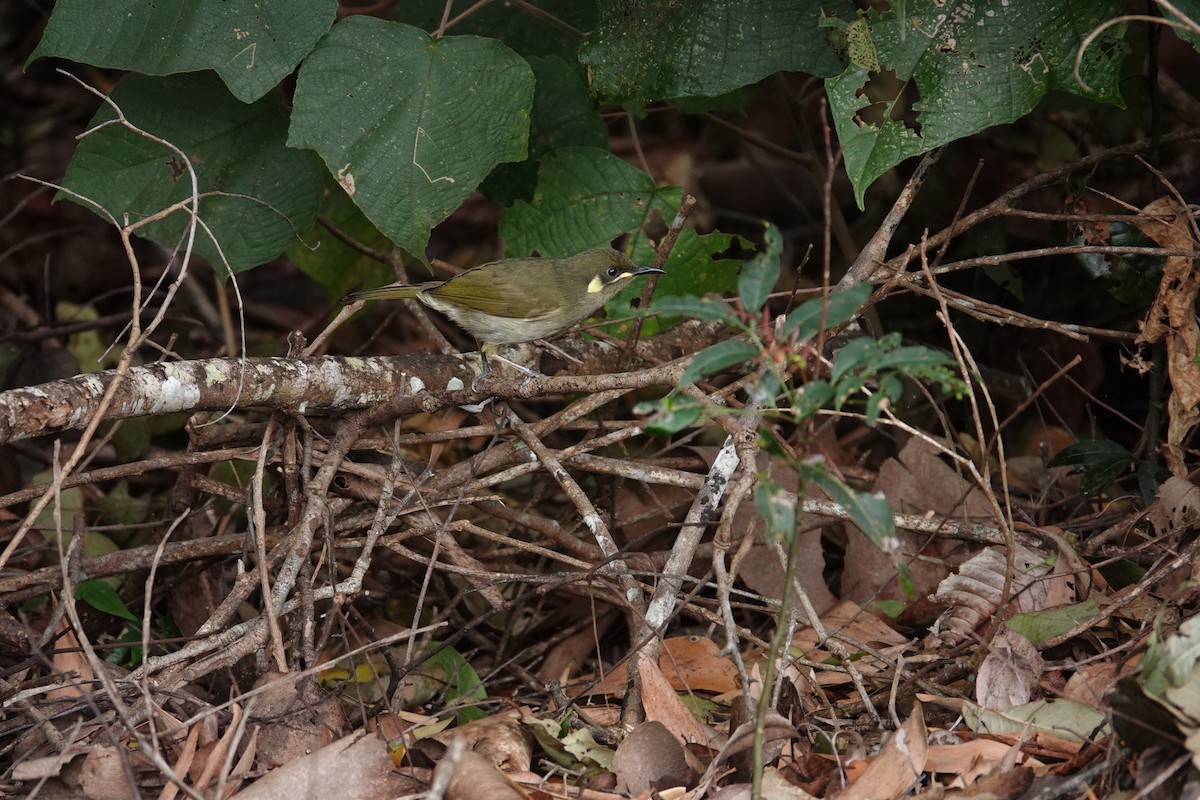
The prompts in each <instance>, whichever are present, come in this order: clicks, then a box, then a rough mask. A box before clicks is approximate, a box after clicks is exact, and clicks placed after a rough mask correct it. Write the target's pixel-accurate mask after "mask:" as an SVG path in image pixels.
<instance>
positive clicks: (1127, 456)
mask: <svg viewBox="0 0 1200 800" xmlns="http://www.w3.org/2000/svg"><path fill="white" fill-rule="evenodd" d="M1133 465H1134V458H1133V453H1131V452H1129V450H1128V449H1126V448H1125V447H1123V446H1122V445H1119V444H1117V443H1116V442H1114V441H1111V440H1109V439H1094V440H1088V441H1083V442H1076V443H1075V444H1072V445H1067V446H1066V447H1064V448H1063V449H1062V450H1060V451H1059V452H1058V454H1057V455H1055V456H1054V458H1052V459H1050V461H1049V464H1048V466H1051V467H1079V468H1081V469H1082V470H1083V480H1082V481H1080V489H1081V490H1082V491H1083V493H1084V494H1096V493H1097V492H1099V491H1101V490H1102V489H1103V488H1104V487H1105V486H1107V485H1108V484H1110V483H1112V482H1113V481H1115V480H1116V479H1117V478H1119V477H1121V476H1122V475H1124V474H1125V473H1127V472H1129V471H1130V470H1131V469H1133Z"/></svg>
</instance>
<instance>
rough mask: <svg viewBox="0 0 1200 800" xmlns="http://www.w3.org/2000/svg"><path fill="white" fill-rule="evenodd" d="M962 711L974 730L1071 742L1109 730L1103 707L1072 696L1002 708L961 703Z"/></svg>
mask: <svg viewBox="0 0 1200 800" xmlns="http://www.w3.org/2000/svg"><path fill="white" fill-rule="evenodd" d="M962 715H963V719H964V721H965V722H966V723H967V727H968V728H970V729H971V730H973V731H975V732H976V733H992V734H998V735H1003V734H1015V735H1019V736H1029V735H1031V734H1038V733H1045V734H1048V735H1050V736H1053V737H1056V738H1059V739H1066V740H1067V741H1073V742H1090V741H1098V740H1099V739H1102V738H1104V737H1105V736H1107V735H1108V734H1109V732H1110V731H1109V725H1108V722H1107V717H1106V715H1105V713H1104V712H1103V711H1098V710H1097V709H1095V708H1092V707H1091V706H1086V705H1084V704H1083V703H1080V702H1077V701H1075V700H1066V699H1059V700H1034V701H1033V702H1032V703H1026V704H1025V705H1022V706H1015V707H1013V708H1009V709H1006V710H1004V711H992V710H990V709H986V708H980V707H979V706H978V705H976V704H975V703H972V702H970V701H968V702H965V703H963V706H962Z"/></svg>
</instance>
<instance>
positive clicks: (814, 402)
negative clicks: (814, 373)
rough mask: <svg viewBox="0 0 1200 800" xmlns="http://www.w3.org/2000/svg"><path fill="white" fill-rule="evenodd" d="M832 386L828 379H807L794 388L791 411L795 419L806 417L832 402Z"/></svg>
mask: <svg viewBox="0 0 1200 800" xmlns="http://www.w3.org/2000/svg"><path fill="white" fill-rule="evenodd" d="M833 399H834V391H833V386H831V385H830V384H829V382H828V381H809V382H808V383H806V384H804V385H803V386H801V387H800V388H799V389H797V390H796V393H795V396H794V397H793V398H792V413H793V414H795V415H796V418H797V419H807V418H808V417H811V416H812V415H813V414H816V413H817V412H818V411H820V410H821V409H822V408H825V407H826V406H828V405H831V404H832V403H833Z"/></svg>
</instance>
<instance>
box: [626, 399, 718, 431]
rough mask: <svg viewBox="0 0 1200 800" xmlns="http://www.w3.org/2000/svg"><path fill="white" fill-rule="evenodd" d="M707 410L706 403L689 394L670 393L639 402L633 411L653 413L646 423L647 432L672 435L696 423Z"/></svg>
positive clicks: (644, 413) (641, 413) (643, 413)
mask: <svg viewBox="0 0 1200 800" xmlns="http://www.w3.org/2000/svg"><path fill="white" fill-rule="evenodd" d="M704 412H705V405H704V404H703V403H701V402H700V401H699V400H694V399H692V398H691V397H688V396H687V395H681V394H669V395H667V396H666V397H664V398H663V399H662V400H652V401H648V402H643V403H638V404H637V405H636V406H635V407H634V409H633V413H635V414H639V415H643V416H644V415H647V414H653V415H654V416H653V417H651V418H650V419H649V420H648V421H647V422H646V424H645V428H646V432H647V433H649V434H653V435H655V436H672V435H674V434H676V433H679V432H680V431H681V430H683V429H684V428H690V427H692V426H693V425H695V424H696V421H697V420H698V419H700V417H701V415H703V414H704Z"/></svg>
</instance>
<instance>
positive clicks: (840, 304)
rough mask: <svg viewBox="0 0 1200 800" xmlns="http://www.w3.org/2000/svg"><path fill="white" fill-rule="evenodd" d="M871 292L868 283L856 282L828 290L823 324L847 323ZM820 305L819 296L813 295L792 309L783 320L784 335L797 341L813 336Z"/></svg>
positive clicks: (817, 324) (818, 321)
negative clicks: (841, 287) (827, 302)
mask: <svg viewBox="0 0 1200 800" xmlns="http://www.w3.org/2000/svg"><path fill="white" fill-rule="evenodd" d="M871 291H872V287H871V284H869V283H856V284H854V285H853V286H847V287H846V288H845V289H838V290H837V291H833V292H830V293H829V308H828V310H827V311H826V316H825V326H826V327H827V328H832V327H835V326H837V325H841V324H842V323H844V322H849V321H850V320H851V319H852V318H853V317H854V314H855V313H856V312H857V311H858V309H860V308H862V305H863V303H865V302H867V298H869V297H870V296H871ZM821 305H822V300H821V298H819V297H814V298H813V299H812V300H806V301H805V302H804V303H802V304H800V305H799V306H797V307H796V308H794V309H792V311H791V313H789V314H788V315H787V318H786V319H785V320H784V322H783V333H784V335H785V336H795V337H796V338H797V339H800V340H804V339H810V338H812V337H813V336H816V335H817V332H818V331H819V330H820V327H821Z"/></svg>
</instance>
